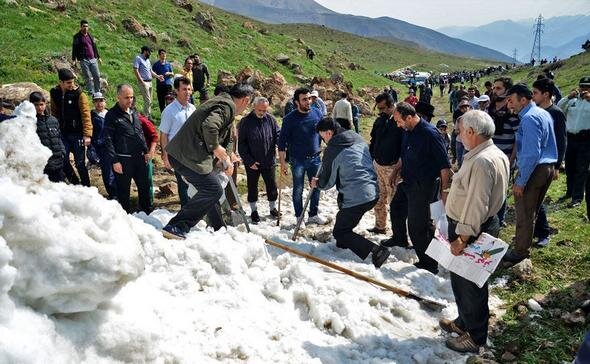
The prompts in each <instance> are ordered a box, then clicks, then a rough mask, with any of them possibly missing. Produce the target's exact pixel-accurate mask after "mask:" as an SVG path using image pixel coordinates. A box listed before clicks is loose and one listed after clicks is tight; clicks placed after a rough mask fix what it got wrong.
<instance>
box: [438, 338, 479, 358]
mask: <svg viewBox="0 0 590 364" xmlns="http://www.w3.org/2000/svg"><path fill="white" fill-rule="evenodd" d="M445 344H447V348H449V349H451V350H455V351H458V352H460V353H476V354H479V349H480V346H479V345H477V344H476V343H475V341H473V339H472V338H471V336H470V335H469V333H464V334H463V335H461V336H458V337H452V338H450V339H447V341H446V342H445Z"/></svg>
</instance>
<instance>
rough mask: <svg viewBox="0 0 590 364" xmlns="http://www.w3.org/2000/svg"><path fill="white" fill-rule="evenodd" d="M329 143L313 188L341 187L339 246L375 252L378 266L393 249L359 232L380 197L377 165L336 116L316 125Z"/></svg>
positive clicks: (336, 230)
mask: <svg viewBox="0 0 590 364" xmlns="http://www.w3.org/2000/svg"><path fill="white" fill-rule="evenodd" d="M316 130H317V132H318V133H319V134H320V136H321V137H322V139H323V140H324V142H326V144H327V145H328V146H327V147H326V150H325V151H324V158H323V160H322V166H321V169H320V174H319V175H318V177H313V178H312V180H311V187H312V188H316V187H317V188H319V189H321V190H328V189H330V188H332V187H334V186H336V189H338V207H339V208H340V211H338V214H337V215H336V222H335V224H334V230H333V235H334V238H336V246H337V247H339V248H343V249H346V248H348V249H350V250H352V251H353V252H354V253H355V254H356V255H358V256H359V257H360V258H361V259H363V260H364V259H366V258H367V257H368V256H369V253H371V260H372V261H373V264H374V265H375V267H376V268H379V267H381V265H383V263H385V261H386V260H387V257H389V249H388V248H386V247H383V246H380V245H376V244H374V243H372V242H371V241H369V240H367V239H366V238H364V237H363V236H361V235H359V234H357V233H355V232H354V231H353V230H352V229H354V228H355V227H356V225H357V224H358V223H359V221H360V220H361V219H362V217H363V215H364V214H365V213H366V212H367V211H369V210H371V209H372V208H373V207H374V206H375V204H376V203H377V200H379V187H378V185H377V173H375V168H374V167H373V161H372V158H371V153H369V147H368V146H367V143H365V141H364V140H363V138H362V137H361V136H360V135H358V134H357V133H356V132H354V131H353V130H345V129H343V128H342V127H340V125H339V124H338V123H337V122H336V121H334V120H333V119H332V118H329V117H328V118H323V119H322V120H321V121H320V122H319V123H318V125H317V127H316Z"/></svg>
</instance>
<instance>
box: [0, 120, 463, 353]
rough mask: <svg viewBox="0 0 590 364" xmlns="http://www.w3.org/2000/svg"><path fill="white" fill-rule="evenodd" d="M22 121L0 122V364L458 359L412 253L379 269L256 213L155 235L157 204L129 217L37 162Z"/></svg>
mask: <svg viewBox="0 0 590 364" xmlns="http://www.w3.org/2000/svg"><path fill="white" fill-rule="evenodd" d="M11 123H12V124H11ZM28 123H30V121H28V120H26V119H25V118H22V117H21V118H19V119H16V120H12V121H7V122H4V123H2V124H0V150H1V151H2V153H0V154H1V156H0V171H6V172H7V173H2V174H1V176H2V177H0V190H1V191H2V193H1V194H0V362H1V363H42V362H60V363H74V362H75V363H79V362H86V363H114V362H150V363H211V362H240V361H245V362H252V363H271V362H273V363H275V362H279V363H320V362H321V363H358V362H371V363H382V362H388V363H390V362H398V363H445V362H447V363H451V362H453V363H454V362H461V361H464V360H465V357H464V356H461V355H459V354H457V353H454V352H451V351H449V350H448V349H446V348H445V346H444V337H443V336H442V335H441V334H440V330H439V329H438V328H437V322H438V319H439V318H441V317H443V316H444V317H454V316H455V315H456V309H455V307H454V304H453V302H452V300H453V295H452V290H451V287H450V283H449V281H448V279H446V278H444V277H442V276H433V275H432V274H430V273H428V272H426V271H423V270H417V269H415V268H414V267H413V266H412V265H411V263H412V262H413V261H414V260H415V255H414V254H413V253H412V252H411V251H408V250H404V249H401V248H396V249H394V251H393V253H394V254H392V256H391V258H390V259H389V261H388V262H387V263H386V264H385V265H384V266H383V267H382V268H381V269H380V270H376V269H374V268H373V266H372V265H371V264H370V259H368V261H367V262H362V261H360V260H359V259H358V258H357V257H356V256H354V255H353V254H352V253H351V252H350V251H347V250H342V249H339V248H337V247H336V246H335V244H334V241H333V240H329V241H328V242H327V243H320V242H317V241H305V240H303V239H299V241H297V242H293V241H290V240H289V234H288V232H287V231H286V230H281V229H280V228H279V227H276V226H275V225H276V224H275V221H274V220H271V219H267V218H263V220H264V221H263V222H262V223H261V224H260V225H258V226H253V232H254V233H256V234H246V233H244V232H243V231H242V230H243V227H240V228H239V229H235V228H229V229H228V230H225V229H222V230H220V231H218V232H212V231H210V230H207V229H206V228H205V227H204V226H203V224H200V225H198V226H197V227H196V228H195V229H193V231H192V232H191V233H190V234H189V235H188V238H187V239H186V240H185V241H170V240H166V239H164V238H163V237H162V236H161V234H160V232H159V231H158V230H157V229H155V228H154V226H157V227H161V226H162V225H163V224H165V223H166V222H167V221H168V220H169V219H170V218H171V217H172V214H171V213H170V212H168V211H165V210H157V211H155V212H153V213H152V214H151V215H150V216H145V215H143V214H142V215H137V217H138V218H136V217H133V216H127V215H125V213H124V212H123V210H122V209H121V208H120V207H119V206H118V204H116V203H115V202H112V201H107V200H105V199H103V198H102V197H101V196H99V194H98V192H97V190H96V189H95V188H82V187H77V186H69V185H66V184H63V183H60V184H52V183H49V182H48V181H47V179H46V178H43V177H42V176H40V174H39V173H40V172H38V171H37V170H36V169H35V168H39V169H40V170H42V169H43V166H44V161H42V159H44V158H47V157H48V156H49V154H48V153H47V151H46V150H45V149H44V148H43V147H42V146H41V145H40V143H39V140H38V139H35V138H36V137H34V136H33V135H30V134H31V133H34V128H31V126H30V124H28ZM8 148H12V149H11V150H15V151H16V150H18V152H12V153H7V152H6V151H7V150H8ZM19 148H20V150H19ZM19 158H20V159H19ZM33 166H35V168H33ZM21 167H22V168H23V170H18V169H19V168H21ZM14 168H17V170H14ZM283 197H284V201H287V200H289V198H288V196H286V195H285V196H283ZM333 197H334V196H333V195H332V194H331V193H326V194H323V196H322V201H321V209H322V211H323V212H324V213H325V214H328V215H330V214H333V213H334V212H335V211H336V210H337V207H336V203H335V198H333ZM262 200H264V198H262ZM288 205H290V203H284V205H283V207H284V210H283V211H284V212H285V218H284V220H285V223H287V224H288V223H293V222H294V218H292V217H290V216H292V209H291V208H290V206H288ZM259 211H260V213H261V215H265V214H266V213H267V212H268V210H267V209H266V210H265V209H264V206H261V207H260V208H259ZM332 216H333V215H332ZM372 219H373V218H372V216H366V217H365V218H364V219H363V220H362V222H361V226H360V227H359V229H360V230H362V229H364V228H366V227H369V226H370V225H371V224H372ZM142 220H144V221H145V222H144V221H142ZM146 222H147V223H146ZM360 230H359V231H360ZM261 236H264V237H272V238H273V239H274V240H277V241H279V242H281V243H283V244H287V245H289V246H291V247H294V248H296V249H299V250H303V251H305V252H307V253H310V254H313V255H316V256H318V257H320V258H323V259H326V260H329V261H332V262H334V263H336V264H340V265H343V266H345V267H347V268H349V269H352V270H355V271H357V272H359V273H361V274H365V275H368V276H371V277H373V278H375V279H378V280H382V281H385V282H387V283H389V284H391V285H393V286H397V287H400V288H405V289H411V290H413V291H415V292H416V293H418V294H420V295H422V296H425V297H429V298H432V299H436V300H439V301H442V302H446V303H447V304H448V306H447V308H446V309H445V310H443V312H442V313H436V312H432V311H427V310H425V309H423V308H422V307H421V306H420V305H419V304H418V302H416V301H413V300H409V299H405V298H403V297H400V296H397V295H395V294H393V293H391V292H388V291H382V290H380V289H378V288H377V287H374V286H372V285H370V284H367V283H366V282H362V281H358V280H355V279H353V278H351V277H349V276H347V275H343V274H340V273H337V272H335V271H333V270H330V269H328V268H325V267H323V266H320V265H318V264H316V263H312V262H309V261H306V260H304V259H302V258H298V257H296V256H294V255H291V254H289V253H285V252H283V251H281V250H279V249H276V248H271V247H268V251H269V252H270V259H269V258H267V256H266V254H265V244H264V241H263V238H262V237H261ZM394 255H395V256H394ZM144 267H145V268H144ZM6 292H8V293H6Z"/></svg>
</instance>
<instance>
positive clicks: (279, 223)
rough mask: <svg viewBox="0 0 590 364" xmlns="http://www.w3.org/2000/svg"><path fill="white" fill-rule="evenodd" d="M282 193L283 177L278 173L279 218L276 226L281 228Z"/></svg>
mask: <svg viewBox="0 0 590 364" xmlns="http://www.w3.org/2000/svg"><path fill="white" fill-rule="evenodd" d="M282 192H283V176H282V175H281V174H280V173H279V210H278V212H279V216H277V226H281V195H282Z"/></svg>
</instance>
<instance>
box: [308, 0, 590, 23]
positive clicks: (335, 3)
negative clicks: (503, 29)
mask: <svg viewBox="0 0 590 364" xmlns="http://www.w3.org/2000/svg"><path fill="white" fill-rule="evenodd" d="M316 2H318V3H319V4H321V5H323V6H325V7H327V8H328V9H331V10H334V11H336V12H338V13H344V14H353V15H364V16H368V17H372V18H377V17H380V16H389V17H392V18H396V19H400V20H404V21H407V22H409V23H412V24H415V25H421V26H425V27H428V28H433V29H436V28H440V27H443V26H450V25H460V26H465V25H468V26H469V25H471V26H478V25H483V24H487V23H491V22H493V21H496V20H504V19H512V20H520V19H527V18H536V17H537V16H538V15H539V14H543V17H545V18H551V17H554V16H560V15H578V14H582V15H590V0H492V1H478V0H453V1H445V0H412V1H408V0H316ZM589 29H590V26H589Z"/></svg>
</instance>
